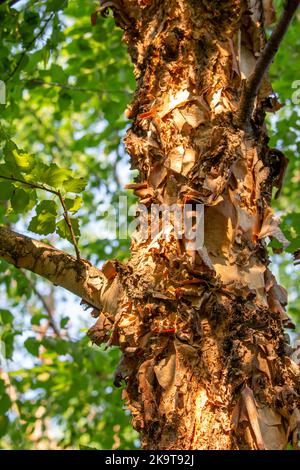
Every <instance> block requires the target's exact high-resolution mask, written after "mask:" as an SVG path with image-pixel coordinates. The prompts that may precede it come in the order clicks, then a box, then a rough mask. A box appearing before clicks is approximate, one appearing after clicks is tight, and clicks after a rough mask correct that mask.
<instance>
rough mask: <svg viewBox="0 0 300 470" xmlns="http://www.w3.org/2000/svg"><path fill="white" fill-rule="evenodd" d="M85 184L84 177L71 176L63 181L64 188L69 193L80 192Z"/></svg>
mask: <svg viewBox="0 0 300 470" xmlns="http://www.w3.org/2000/svg"><path fill="white" fill-rule="evenodd" d="M86 185H87V181H86V179H85V178H72V179H69V180H68V181H66V182H65V183H64V189H65V191H66V192H69V193H77V194H78V193H82V191H84V189H85V187H86Z"/></svg>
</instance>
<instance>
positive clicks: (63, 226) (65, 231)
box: [56, 218, 80, 243]
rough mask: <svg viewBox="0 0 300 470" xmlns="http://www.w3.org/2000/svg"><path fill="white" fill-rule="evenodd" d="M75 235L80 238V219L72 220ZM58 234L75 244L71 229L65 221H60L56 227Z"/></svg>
mask: <svg viewBox="0 0 300 470" xmlns="http://www.w3.org/2000/svg"><path fill="white" fill-rule="evenodd" d="M70 222H71V225H72V228H73V231H74V235H75V237H76V238H79V237H80V229H79V221H78V219H74V218H73V219H70ZM56 233H57V234H58V235H59V236H60V237H61V238H65V239H66V240H68V241H69V242H70V243H73V241H72V237H71V234H70V229H69V227H68V225H67V223H66V221H65V219H62V220H60V221H59V222H58V223H57V226H56Z"/></svg>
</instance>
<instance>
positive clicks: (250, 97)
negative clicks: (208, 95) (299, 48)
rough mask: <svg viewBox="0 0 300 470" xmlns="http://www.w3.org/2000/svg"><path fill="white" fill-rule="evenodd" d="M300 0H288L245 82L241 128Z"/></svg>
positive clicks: (240, 112)
mask: <svg viewBox="0 0 300 470" xmlns="http://www.w3.org/2000/svg"><path fill="white" fill-rule="evenodd" d="M299 3H300V0H287V1H286V2H285V6H284V10H283V12H282V15H281V17H280V19H279V21H278V23H277V25H276V26H275V28H274V30H273V32H272V34H271V36H270V39H269V40H268V42H267V44H266V46H265V48H264V50H263V51H262V53H261V55H260V56H259V59H258V60H257V62H256V66H255V69H254V71H253V73H252V75H251V76H250V77H249V78H248V80H247V81H246V83H245V87H244V90H243V92H242V96H241V100H240V104H239V108H238V111H237V118H236V124H237V126H238V127H240V128H241V129H244V128H245V127H247V125H248V123H249V121H250V118H251V116H252V112H253V108H254V102H255V98H256V96H257V93H258V90H259V87H260V85H261V82H262V80H263V77H264V75H265V73H266V71H267V70H268V68H269V66H270V65H271V63H272V60H273V59H274V57H275V55H276V52H277V51H278V48H279V46H280V43H281V41H282V39H283V37H284V35H285V33H286V31H287V29H288V27H289V24H290V22H291V20H292V18H293V16H294V14H295V12H296V10H297V7H298V6H299Z"/></svg>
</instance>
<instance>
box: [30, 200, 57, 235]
mask: <svg viewBox="0 0 300 470" xmlns="http://www.w3.org/2000/svg"><path fill="white" fill-rule="evenodd" d="M56 216H57V205H56V203H55V201H51V200H46V201H42V202H40V204H39V205H38V206H37V208H36V215H35V216H34V217H33V218H32V219H31V221H30V223H29V226H28V229H29V230H30V231H31V232H34V233H38V234H39V235H48V234H49V233H53V232H55V227H56Z"/></svg>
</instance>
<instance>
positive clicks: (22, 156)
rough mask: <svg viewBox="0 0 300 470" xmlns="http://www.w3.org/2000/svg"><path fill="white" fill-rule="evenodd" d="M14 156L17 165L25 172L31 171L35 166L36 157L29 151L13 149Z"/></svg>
mask: <svg viewBox="0 0 300 470" xmlns="http://www.w3.org/2000/svg"><path fill="white" fill-rule="evenodd" d="M12 156H13V158H12V160H13V162H14V163H15V165H16V166H17V167H18V168H19V169H20V170H21V171H23V172H24V173H29V172H30V171H31V170H32V169H33V167H34V166H35V158H34V156H33V155H30V154H29V153H25V152H22V151H20V150H13V152H12Z"/></svg>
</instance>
